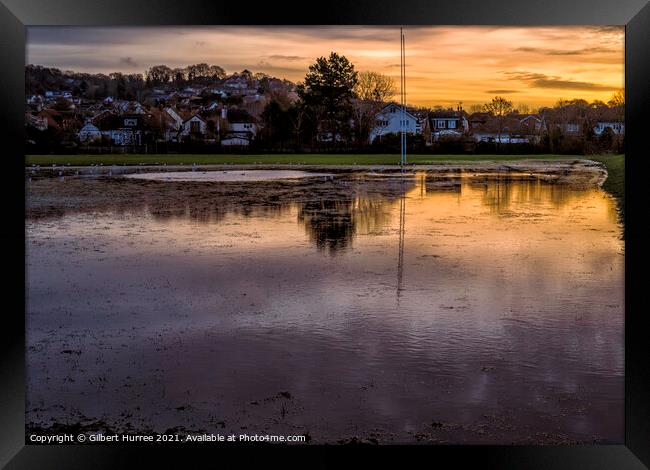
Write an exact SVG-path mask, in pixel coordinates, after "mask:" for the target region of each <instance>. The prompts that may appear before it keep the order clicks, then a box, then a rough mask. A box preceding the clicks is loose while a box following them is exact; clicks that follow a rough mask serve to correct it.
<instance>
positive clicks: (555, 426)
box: [27, 174, 624, 444]
mask: <svg viewBox="0 0 650 470" xmlns="http://www.w3.org/2000/svg"><path fill="white" fill-rule="evenodd" d="M33 184H34V185H38V184H40V183H39V182H35V183H33ZM43 184H45V183H43ZM48 184H50V183H48ZM51 184H52V185H55V184H58V182H52V183H51ZM65 184H66V185H68V186H66V188H70V187H71V186H70V185H74V184H75V183H74V181H72V180H71V179H68V180H67V181H66V183H65ZM84 185H85V186H83V189H84V190H85V191H88V194H90V195H92V196H89V197H87V198H86V199H85V201H86V202H87V203H86V204H85V205H84V207H83V208H81V207H75V206H73V205H72V204H70V205H68V206H66V207H69V209H65V210H66V214H65V215H64V216H56V217H54V216H53V217H51V218H49V219H48V218H41V219H36V218H34V219H29V220H28V221H27V233H28V257H27V275H28V279H27V292H28V293H29V299H28V300H29V301H28V302H27V305H28V309H29V310H28V313H27V316H28V321H27V328H28V341H29V346H30V347H29V350H28V365H29V367H28V371H29V384H30V386H29V387H28V401H29V403H31V404H32V407H33V408H34V409H36V408H37V409H38V411H35V412H30V413H31V414H30V415H29V416H28V417H29V418H30V419H33V420H39V419H43V420H44V421H46V422H49V420H50V418H55V421H56V419H65V417H66V416H68V415H69V414H70V410H80V412H82V413H83V414H84V415H85V416H92V417H97V416H100V417H106V419H107V420H108V419H110V418H114V417H116V416H126V415H134V416H135V417H136V418H137V420H138V421H133V422H134V423H135V425H134V429H140V428H139V427H145V426H151V427H155V429H157V430H160V431H164V430H165V429H167V428H169V427H172V426H175V425H177V424H178V422H179V420H181V419H185V421H184V422H183V424H185V425H186V426H188V427H192V429H197V428H200V429H209V430H214V427H215V425H214V419H215V417H216V419H217V420H218V421H219V420H223V421H224V422H225V423H226V427H227V429H226V430H225V431H224V432H226V431H227V432H231V431H232V432H241V429H242V428H243V427H244V426H246V427H247V428H248V429H249V430H250V431H252V432H257V431H258V430H265V432H268V433H269V434H293V433H296V432H298V433H302V432H309V433H310V435H312V436H313V437H314V441H316V442H336V440H337V439H340V438H342V437H349V436H350V435H362V436H368V435H370V433H375V432H377V431H376V430H377V429H381V430H383V431H385V434H384V436H389V437H387V438H386V439H390V438H391V437H390V436H393V437H392V439H394V440H395V442H413V441H414V440H415V437H414V436H415V435H416V434H417V435H430V434H431V433H432V432H433V433H438V432H447V433H449V434H448V435H447V440H448V442H456V443H460V442H465V443H468V442H480V443H501V444H504V443H509V442H513V441H519V442H521V439H522V436H528V437H530V440H531V441H535V442H539V441H536V439H538V438H539V436H541V435H542V434H543V433H546V434H544V435H548V433H552V434H553V435H556V434H557V435H560V436H561V438H562V439H565V440H564V441H563V442H568V441H570V440H572V439H581V440H588V441H591V440H593V439H594V436H597V437H598V438H599V439H600V438H602V439H604V440H605V441H608V442H621V440H622V436H623V404H624V395H623V383H624V376H623V371H624V369H623V366H624V350H623V303H624V302H623V301H624V297H623V272H624V270H623V268H624V257H623V256H622V254H623V253H622V250H623V243H622V241H621V240H620V239H619V236H620V232H621V227H620V226H619V225H618V223H617V218H616V209H615V204H614V201H613V200H612V198H610V197H609V196H607V195H606V194H605V193H604V192H603V191H602V190H600V189H597V188H592V189H583V190H579V191H573V190H570V189H568V188H562V187H559V186H555V185H551V184H548V183H545V182H543V181H537V180H534V179H530V178H529V177H526V176H522V177H521V178H509V179H499V178H498V177H497V178H494V179H492V178H487V180H486V179H485V178H484V177H483V176H482V175H457V174H456V175H450V176H448V177H447V176H445V177H440V176H437V177H433V178H432V177H428V176H427V175H423V174H417V175H406V176H381V175H375V176H369V177H362V176H359V175H339V176H337V177H336V178H335V179H334V180H333V181H321V182H318V183H302V182H292V183H282V184H280V183H263V184H259V185H258V184H255V185H252V186H247V185H230V186H227V187H224V186H212V185H179V186H176V185H173V184H172V185H171V186H168V185H166V184H164V183H155V184H146V185H136V184H134V183H133V182H128V183H123V186H120V185H117V188H115V187H113V186H110V185H109V184H108V183H106V184H105V183H104V182H101V181H94V182H92V183H87V184H86V183H84ZM34 187H36V189H38V186H34ZM52 187H54V186H50V187H48V188H47V189H48V190H49V191H51V193H55V189H52ZM111 188H112V189H111ZM120 188H121V189H120ZM41 189H42V190H43V191H42V192H41V193H38V194H35V196H36V199H35V203H38V201H39V200H40V199H38V198H45V196H44V195H43V194H50V193H47V191H44V189H45V188H41ZM59 191H63V189H59ZM65 191H69V189H65ZM105 191H112V193H110V195H111V197H110V198H104V194H105ZM120 191H123V192H120ZM331 255H332V256H331ZM61 351H68V352H69V351H80V353H79V354H67V353H62V352H61ZM280 392H290V395H291V397H292V398H291V399H285V398H278V394H279V393H280ZM252 403H255V404H252ZM188 405H189V406H188ZM136 407H137V410H136V409H135V408H136ZM179 408H181V409H182V410H183V411H182V412H180V411H179ZM282 409H284V410H285V412H286V413H285V414H281V410H282ZM42 410H46V411H42ZM57 414H58V415H57ZM486 416H487V418H486ZM136 418H134V420H135V419H136ZM486 420H487V421H486ZM433 421H435V422H442V423H444V425H443V426H442V427H441V428H436V430H433V431H432V427H431V422H433ZM483 430H485V431H486V432H483ZM479 431H481V432H479ZM220 432H221V431H220ZM427 433H428V434H427ZM436 437H439V435H438V434H436V435H435V436H433V438H436ZM424 439H425V440H426V439H428V437H425V438H424ZM540 439H541V438H540ZM524 440H525V437H524Z"/></svg>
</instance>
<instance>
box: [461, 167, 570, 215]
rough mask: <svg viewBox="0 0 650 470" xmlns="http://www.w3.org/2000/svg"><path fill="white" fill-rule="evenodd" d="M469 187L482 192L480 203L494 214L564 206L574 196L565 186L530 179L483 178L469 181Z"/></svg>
mask: <svg viewBox="0 0 650 470" xmlns="http://www.w3.org/2000/svg"><path fill="white" fill-rule="evenodd" d="M469 184H470V185H471V186H473V187H477V188H478V187H482V188H483V203H484V204H485V205H486V206H487V207H489V208H490V210H491V211H493V212H496V213H504V212H507V211H508V210H510V207H511V205H512V204H548V203H550V204H551V205H552V206H553V207H554V208H560V207H563V206H565V205H566V204H567V203H568V202H569V201H571V200H572V199H573V198H574V197H575V196H578V193H576V192H575V191H572V190H571V189H570V188H568V187H567V186H566V185H563V184H552V183H548V182H544V181H543V180H541V179H539V178H537V177H534V176H520V175H486V176H480V177H472V178H470V179H469Z"/></svg>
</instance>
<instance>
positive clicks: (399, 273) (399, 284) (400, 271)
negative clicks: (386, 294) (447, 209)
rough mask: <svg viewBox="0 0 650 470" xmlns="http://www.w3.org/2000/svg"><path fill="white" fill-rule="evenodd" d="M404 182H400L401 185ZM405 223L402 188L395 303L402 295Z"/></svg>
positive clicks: (403, 192)
mask: <svg viewBox="0 0 650 470" xmlns="http://www.w3.org/2000/svg"><path fill="white" fill-rule="evenodd" d="M403 184H404V181H402V185H403ZM405 222H406V191H405V190H404V188H402V197H401V198H400V200H399V254H398V255H397V303H398V304H399V298H400V294H401V293H402V276H403V273H404V232H405V230H404V225H405Z"/></svg>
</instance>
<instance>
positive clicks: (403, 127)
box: [399, 28, 406, 170]
mask: <svg viewBox="0 0 650 470" xmlns="http://www.w3.org/2000/svg"><path fill="white" fill-rule="evenodd" d="M399 35H400V101H401V106H402V113H401V114H402V118H401V122H400V128H401V131H402V132H401V139H400V144H401V154H400V166H401V168H402V170H404V165H406V42H405V39H404V31H403V28H400V29H399Z"/></svg>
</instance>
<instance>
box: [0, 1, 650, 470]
mask: <svg viewBox="0 0 650 470" xmlns="http://www.w3.org/2000/svg"><path fill="white" fill-rule="evenodd" d="M220 24H223V25H234V24H248V25H255V24H264V25H270V24H278V25H290V24H301V25H310V24H314V25H316V24H318V25H328V24H333V25H336V24H350V25H355V24H372V25H380V24H381V25H386V24H395V25H398V24H405V25H409V24H411V25H416V24H420V25H440V24H445V25H490V24H492V25H625V27H626V36H625V38H626V39H625V61H626V72H625V75H626V76H625V85H626V148H627V152H626V169H625V181H626V189H625V191H626V193H625V195H626V196H625V197H626V203H625V238H626V239H625V251H626V274H625V281H626V282H625V289H626V290H625V299H626V301H625V312H626V313H625V387H626V389H625V444H624V445H580V446H539V447H537V446H535V447H532V446H531V447H529V446H416V447H407V448H404V447H400V448H399V449H395V448H393V447H392V446H388V447H382V446H379V447H376V448H367V447H364V448H362V449H359V450H361V452H360V453H358V454H357V455H355V456H358V455H360V456H361V458H362V459H363V462H364V464H370V463H371V462H370V460H375V461H382V462H384V463H385V462H387V459H388V460H389V458H392V459H396V458H398V459H399V461H398V462H404V460H403V459H405V458H409V459H410V458H418V459H424V462H430V463H431V464H436V463H440V462H441V461H445V462H449V463H453V465H454V467H464V466H467V465H468V464H471V465H472V466H476V467H479V466H480V467H479V468H518V469H519V468H527V469H537V468H562V469H573V468H594V469H642V468H645V466H650V407H649V404H648V398H649V397H650V380H649V377H650V361H648V358H650V346H649V345H650V342H648V341H647V337H648V334H649V333H650V331H649V328H648V324H649V322H648V319H647V313H646V311H645V304H646V300H645V298H644V296H643V295H644V288H645V279H644V277H643V273H644V268H645V266H644V264H643V261H642V260H643V259H644V258H645V256H643V255H644V254H646V253H645V252H646V251H647V250H646V248H645V247H644V245H645V244H646V243H647V242H646V241H645V237H644V235H645V233H646V232H645V231H644V230H643V227H644V222H645V221H644V219H645V218H646V215H647V213H648V209H647V207H648V206H647V205H646V202H647V196H646V194H645V191H644V189H645V188H644V181H643V179H642V178H644V175H645V174H647V166H648V160H649V159H650V157H649V156H648V155H647V153H648V152H647V143H646V140H647V135H648V131H649V130H650V118H649V116H650V112H649V111H650V4H648V3H647V2H646V0H624V1H613V0H609V1H607V0H548V1H544V2H539V1H536V0H529V1H527V2H522V1H521V0H498V1H494V0H493V1H490V2H487V1H485V0H455V1H453V2H443V1H425V0H400V1H399V2H396V1H392V2H391V1H389V0H374V1H370V0H363V1H356V2H354V3H347V2H344V1H343V0H336V1H329V2H327V3H324V2H323V3H321V4H319V5H316V4H306V3H305V2H302V3H297V2H295V3H292V2H282V1H281V2H268V1H267V2H257V1H248V2H246V3H245V4H243V3H241V2H226V1H222V0H193V1H191V2H178V1H175V0H158V1H153V0H148V1H147V0H140V1H135V0H128V1H127V0H113V1H102V0H83V1H82V0H60V1H56V2H54V1H52V0H0V49H1V50H2V54H1V55H0V57H1V59H0V60H1V62H2V67H1V69H0V96H1V98H0V103H1V104H2V109H1V110H0V135H2V136H3V140H2V142H3V147H2V148H3V150H4V151H3V152H2V154H3V156H4V162H3V168H4V170H5V175H4V178H3V183H4V184H3V185H2V186H3V192H4V193H5V194H4V201H5V214H6V216H5V221H6V222H5V224H3V225H4V227H3V228H4V229H3V230H2V231H1V232H0V233H1V234H2V239H3V241H4V243H5V247H6V249H7V251H8V252H9V253H10V255H11V256H9V257H8V258H9V263H8V264H7V266H6V267H7V269H5V272H6V274H8V276H5V277H6V281H5V284H4V287H5V289H6V293H7V294H6V295H7V297H6V298H7V299H9V300H11V302H6V301H5V302H4V304H5V309H3V310H4V315H3V327H2V328H0V330H2V336H3V341H2V346H3V349H4V351H3V354H2V356H1V358H2V368H1V374H2V375H1V380H0V383H1V384H2V391H1V400H2V401H1V403H2V407H1V411H0V413H1V415H0V423H1V425H0V433H1V434H2V439H1V443H0V464H2V465H6V466H7V468H12V469H18V468H67V469H73V468H88V467H94V468H123V467H126V466H129V465H130V464H133V463H135V464H136V465H138V466H142V465H145V466H148V464H149V463H150V460H148V459H150V458H156V459H161V458H162V459H164V460H165V462H167V464H170V463H171V462H172V461H173V460H172V459H173V458H178V457H180V458H182V459H183V462H185V465H184V467H191V465H189V464H187V462H189V460H191V459H193V458H195V457H197V456H199V457H200V458H205V457H207V458H209V459H211V461H212V462H213V463H215V464H218V463H220V462H222V459H223V458H224V457H236V458H237V459H239V463H240V464H241V465H245V464H247V463H251V462H252V461H253V460H257V459H259V458H260V457H262V456H263V457H264V458H267V457H270V458H276V457H277V458H281V459H282V462H283V463H284V464H291V463H298V464H300V465H301V467H307V468H309V467H312V466H326V465H327V464H328V463H330V464H332V463H334V462H337V461H339V460H340V459H348V458H349V457H350V455H351V454H350V448H349V447H336V446H335V447H327V446H325V447H320V446H287V447H285V446H277V445H276V446H257V447H250V446H238V447H228V448H224V447H223V446H221V447H219V446H218V445H216V448H215V446H213V445H203V446H201V447H197V446H195V445H186V444H183V445H175V446H171V445H168V446H166V447H162V446H147V447H140V446H128V447H123V446H119V445H115V446H103V445H71V446H64V445H50V446H38V445H27V446H26V445H25V433H24V427H25V399H24V389H25V378H26V373H25V343H24V340H25V317H24V312H25V301H26V297H27V296H26V292H25V282H24V281H25V250H24V246H25V230H24V160H23V159H22V156H23V155H24V151H23V141H24V139H23V135H24V66H25V27H26V26H30V25H50V26H54V25H80V26H110V25H112V26H118V25H121V26H124V25H220ZM14 246H15V248H14ZM395 450H398V453H395V452H394V451H395ZM267 462H269V461H267ZM396 462H397V461H396ZM364 466H365V465H364Z"/></svg>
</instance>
